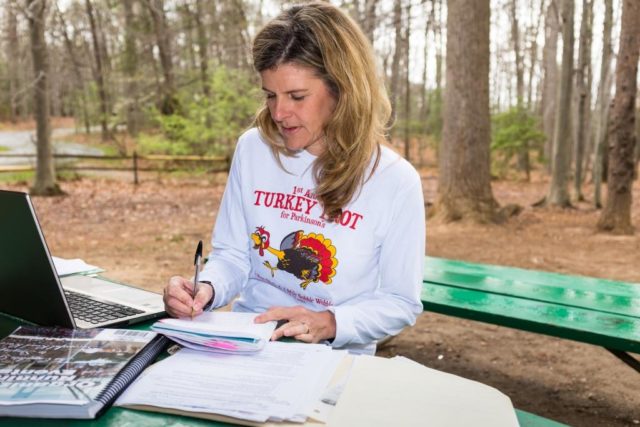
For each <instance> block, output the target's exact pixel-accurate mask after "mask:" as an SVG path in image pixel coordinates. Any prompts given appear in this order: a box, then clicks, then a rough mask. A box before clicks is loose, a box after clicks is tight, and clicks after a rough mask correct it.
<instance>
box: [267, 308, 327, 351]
mask: <svg viewBox="0 0 640 427" xmlns="http://www.w3.org/2000/svg"><path fill="white" fill-rule="evenodd" d="M270 320H276V321H279V320H285V321H287V323H285V324H284V325H282V326H280V327H279V328H277V329H276V330H275V331H273V334H272V335H271V341H275V340H277V339H279V338H281V337H293V338H295V339H297V340H298V341H304V342H310V343H318V342H320V341H324V340H329V339H332V338H335V336H336V318H335V316H334V314H333V313H332V312H330V311H311V310H309V309H306V308H304V307H302V306H295V307H271V308H270V309H269V310H267V311H265V312H264V313H262V314H260V315H259V316H257V317H256V319H255V322H256V323H265V322H268V321H270Z"/></svg>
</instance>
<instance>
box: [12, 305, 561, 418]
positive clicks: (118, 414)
mask: <svg viewBox="0 0 640 427" xmlns="http://www.w3.org/2000/svg"><path fill="white" fill-rule="evenodd" d="M150 323H151V322H149V323H143V324H140V325H137V326H136V327H135V329H148V327H149V325H150ZM21 324H22V322H20V321H19V320H18V319H15V318H12V317H8V316H5V315H2V314H0V338H4V337H5V336H7V335H9V333H11V332H12V331H13V330H14V329H15V328H17V327H18V326H20V325H21ZM515 411H516V416H517V418H518V422H519V423H520V426H521V427H560V426H563V425H564V424H560V423H557V422H555V421H552V420H549V419H547V418H544V417H540V416H538V415H535V414H532V413H529V412H526V411H521V410H518V409H516V410H515ZM416 416H419V417H421V418H423V417H424V416H423V414H419V415H416ZM16 425H19V426H21V427H31V426H33V427H36V426H56V427H57V426H59V427H67V426H87V427H112V426H113V427H115V426H118V427H120V426H135V427H155V426H158V427H161V426H162V427H187V426H188V427H191V426H194V427H195V426H205V425H207V426H231V425H232V424H227V423H222V422H217V421H210V420H202V419H197V418H191V417H184V416H178V415H170V414H161V413H156V412H145V411H136V410H131V409H125V408H116V407H111V408H109V409H108V410H107V411H106V412H105V413H104V414H103V415H102V416H101V417H99V418H98V419H95V420H66V419H65V420H58V419H35V418H7V417H4V418H3V417H0V426H16ZM328 427H331V426H328Z"/></svg>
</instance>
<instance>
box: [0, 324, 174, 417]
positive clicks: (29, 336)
mask: <svg viewBox="0 0 640 427" xmlns="http://www.w3.org/2000/svg"><path fill="white" fill-rule="evenodd" d="M168 343H169V340H168V339H166V338H165V337H163V336H160V335H157V334H156V333H154V332H147V331H133V330H127V329H89V330H79V329H65V328H47V327H32V326H22V327H20V328H18V329H16V330H15V331H14V332H13V333H11V335H9V336H8V337H6V338H4V339H3V340H1V341H0V416H3V417H29V418H86V419H90V418H95V417H97V416H98V415H100V414H101V413H102V411H104V410H105V409H106V408H108V407H109V406H111V404H112V403H113V402H114V400H115V399H116V398H117V397H118V396H119V395H120V393H122V391H123V390H124V389H125V388H126V387H127V386H128V385H129V384H130V383H131V382H132V381H133V380H134V379H135V378H136V377H137V376H138V375H139V374H140V373H141V372H142V370H143V369H144V368H145V367H147V366H148V365H149V364H150V363H151V362H153V361H154V360H155V359H156V357H157V356H158V355H159V354H160V353H161V352H162V351H163V350H164V349H165V348H166V346H167V344H168Z"/></svg>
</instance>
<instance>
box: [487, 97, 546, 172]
mask: <svg viewBox="0 0 640 427" xmlns="http://www.w3.org/2000/svg"><path fill="white" fill-rule="evenodd" d="M491 122H492V123H491V125H492V126H491V154H492V169H493V171H494V173H496V174H498V175H499V176H504V175H505V174H506V172H507V171H508V169H509V165H510V163H511V160H512V159H513V157H514V156H515V155H516V154H517V153H518V152H519V151H520V150H521V149H527V150H532V149H538V148H540V146H541V145H542V144H543V143H544V141H545V135H544V133H543V132H542V131H541V130H540V127H539V124H538V119H537V118H536V117H535V116H534V115H533V114H532V113H531V112H529V111H527V110H526V109H524V108H522V107H512V108H510V109H509V110H507V111H505V112H503V113H498V114H494V115H493V117H492V118H491Z"/></svg>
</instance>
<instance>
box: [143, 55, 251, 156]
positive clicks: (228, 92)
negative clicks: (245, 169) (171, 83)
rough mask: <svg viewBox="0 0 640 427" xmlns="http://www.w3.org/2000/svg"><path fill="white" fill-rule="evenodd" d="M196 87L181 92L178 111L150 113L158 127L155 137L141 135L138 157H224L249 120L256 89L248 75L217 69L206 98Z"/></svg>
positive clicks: (154, 110) (221, 68)
mask: <svg viewBox="0 0 640 427" xmlns="http://www.w3.org/2000/svg"><path fill="white" fill-rule="evenodd" d="M195 89H198V90H199V87H198V88H196V87H194V86H192V87H188V88H185V89H183V90H182V91H181V92H180V93H179V94H178V98H179V101H180V102H179V104H180V110H179V111H177V112H176V113H175V114H172V115H162V114H160V112H159V111H158V110H157V109H152V110H151V112H150V115H151V118H152V120H153V122H154V123H156V124H157V125H158V127H159V130H160V132H159V133H157V134H149V133H147V134H141V135H140V137H139V138H138V149H139V151H140V152H141V153H142V154H173V155H179V154H197V155H225V154H228V153H229V152H230V151H231V149H232V147H233V143H234V142H235V141H236V139H237V138H238V136H240V134H241V133H242V131H243V130H244V129H246V128H247V127H248V126H249V125H250V124H251V121H252V119H253V115H254V114H255V112H256V109H257V107H258V105H259V89H258V86H257V85H256V84H255V82H253V81H252V80H251V77H250V75H249V74H248V73H245V72H242V71H240V70H228V69H227V68H225V67H221V66H220V67H217V68H216V69H215V71H214V72H213V73H212V76H211V79H210V92H211V94H210V96H209V97H204V96H203V95H202V94H201V93H193V91H194V90H195Z"/></svg>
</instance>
